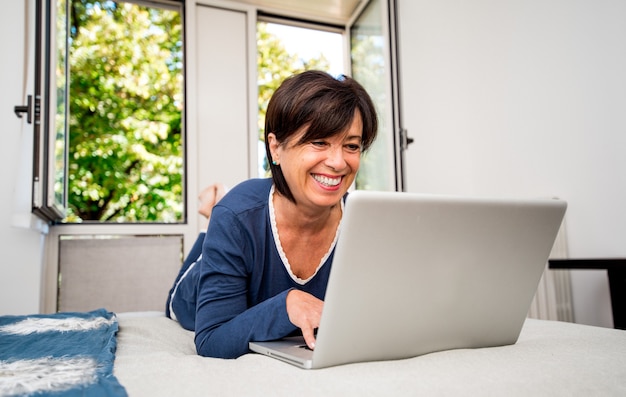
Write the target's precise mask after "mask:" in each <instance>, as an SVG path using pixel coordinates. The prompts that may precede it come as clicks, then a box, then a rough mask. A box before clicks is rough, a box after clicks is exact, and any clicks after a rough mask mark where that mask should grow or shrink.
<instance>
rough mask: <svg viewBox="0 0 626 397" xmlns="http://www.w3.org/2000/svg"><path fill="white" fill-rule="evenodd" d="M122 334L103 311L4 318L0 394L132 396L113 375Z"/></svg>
mask: <svg viewBox="0 0 626 397" xmlns="http://www.w3.org/2000/svg"><path fill="white" fill-rule="evenodd" d="M117 330H118V324H117V318H116V317H115V314H114V313H110V312H107V311H106V310H104V309H99V310H95V311H92V312H87V313H69V312H68V313H56V314H50V315H30V316H0V395H1V396H5V395H6V396H13V395H19V396H64V397H65V396H127V393H126V390H125V389H124V387H123V386H122V385H121V384H120V383H119V382H118V380H117V379H116V378H115V376H113V361H114V360H115V349H116V346H117V344H116V335H117Z"/></svg>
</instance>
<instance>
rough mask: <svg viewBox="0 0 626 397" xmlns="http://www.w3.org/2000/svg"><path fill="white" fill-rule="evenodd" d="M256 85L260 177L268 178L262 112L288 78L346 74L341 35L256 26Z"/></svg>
mask: <svg viewBox="0 0 626 397" xmlns="http://www.w3.org/2000/svg"><path fill="white" fill-rule="evenodd" d="M257 48H258V63H257V66H258V70H257V71H258V79H259V80H258V85H259V119H258V120H259V145H258V159H259V176H260V177H264V176H268V173H269V164H268V163H267V158H266V156H265V144H264V136H265V132H264V131H265V111H266V109H267V104H268V103H269V100H270V98H271V97H272V94H273V93H274V91H275V90H276V88H278V86H279V85H280V83H281V82H282V81H283V80H284V79H285V78H287V77H288V76H290V75H292V74H294V73H299V72H303V71H305V70H311V69H316V70H324V71H326V72H328V73H330V74H332V75H333V76H339V75H341V74H344V73H345V69H344V56H343V54H344V52H343V35H342V34H341V33H336V32H329V31H325V30H318V29H310V28H303V27H297V26H290V25H284V24H278V23H267V22H259V23H258V24H257Z"/></svg>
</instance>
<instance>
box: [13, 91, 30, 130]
mask: <svg viewBox="0 0 626 397" xmlns="http://www.w3.org/2000/svg"><path fill="white" fill-rule="evenodd" d="M32 109H33V96H32V95H29V96H28V103H27V104H26V105H17V106H15V107H14V108H13V111H14V112H15V115H16V116H17V117H18V118H20V119H21V118H22V114H23V113H26V121H27V122H28V124H32V122H33V117H32Z"/></svg>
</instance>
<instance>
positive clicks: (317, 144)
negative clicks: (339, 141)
mask: <svg viewBox="0 0 626 397" xmlns="http://www.w3.org/2000/svg"><path fill="white" fill-rule="evenodd" d="M311 145H313V146H319V147H322V146H325V145H326V142H324V141H312V142H311Z"/></svg>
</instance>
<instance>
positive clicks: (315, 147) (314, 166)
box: [268, 112, 363, 207]
mask: <svg viewBox="0 0 626 397" xmlns="http://www.w3.org/2000/svg"><path fill="white" fill-rule="evenodd" d="M305 128H306V127H305ZM305 131H306V130H305V129H303V130H302V131H300V132H298V133H297V134H296V135H295V136H293V137H292V138H291V139H289V141H287V142H283V143H282V144H281V143H279V142H278V141H277V140H276V136H275V135H274V134H271V133H270V134H268V139H269V143H270V151H271V153H272V160H273V161H276V162H278V164H279V165H280V167H281V169H282V172H283V175H284V177H285V180H286V181H287V184H288V185H289V189H290V190H291V192H292V194H293V196H294V198H295V199H296V202H297V203H298V205H306V206H312V207H330V206H333V205H335V204H337V203H338V202H339V201H340V200H341V198H342V197H343V195H344V194H345V193H346V192H347V191H348V188H349V187H350V185H352V182H353V181H354V178H355V177H356V172H357V171H358V169H359V165H360V162H361V138H362V135H363V123H362V121H361V116H360V114H359V113H358V112H356V113H355V117H354V119H353V120H352V123H351V124H350V126H349V127H348V129H347V130H345V131H343V132H342V133H339V134H337V135H334V136H332V137H329V138H325V139H319V140H314V141H310V142H306V143H304V144H297V142H298V141H299V139H300V137H301V136H302V135H303V134H304V133H305Z"/></svg>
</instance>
